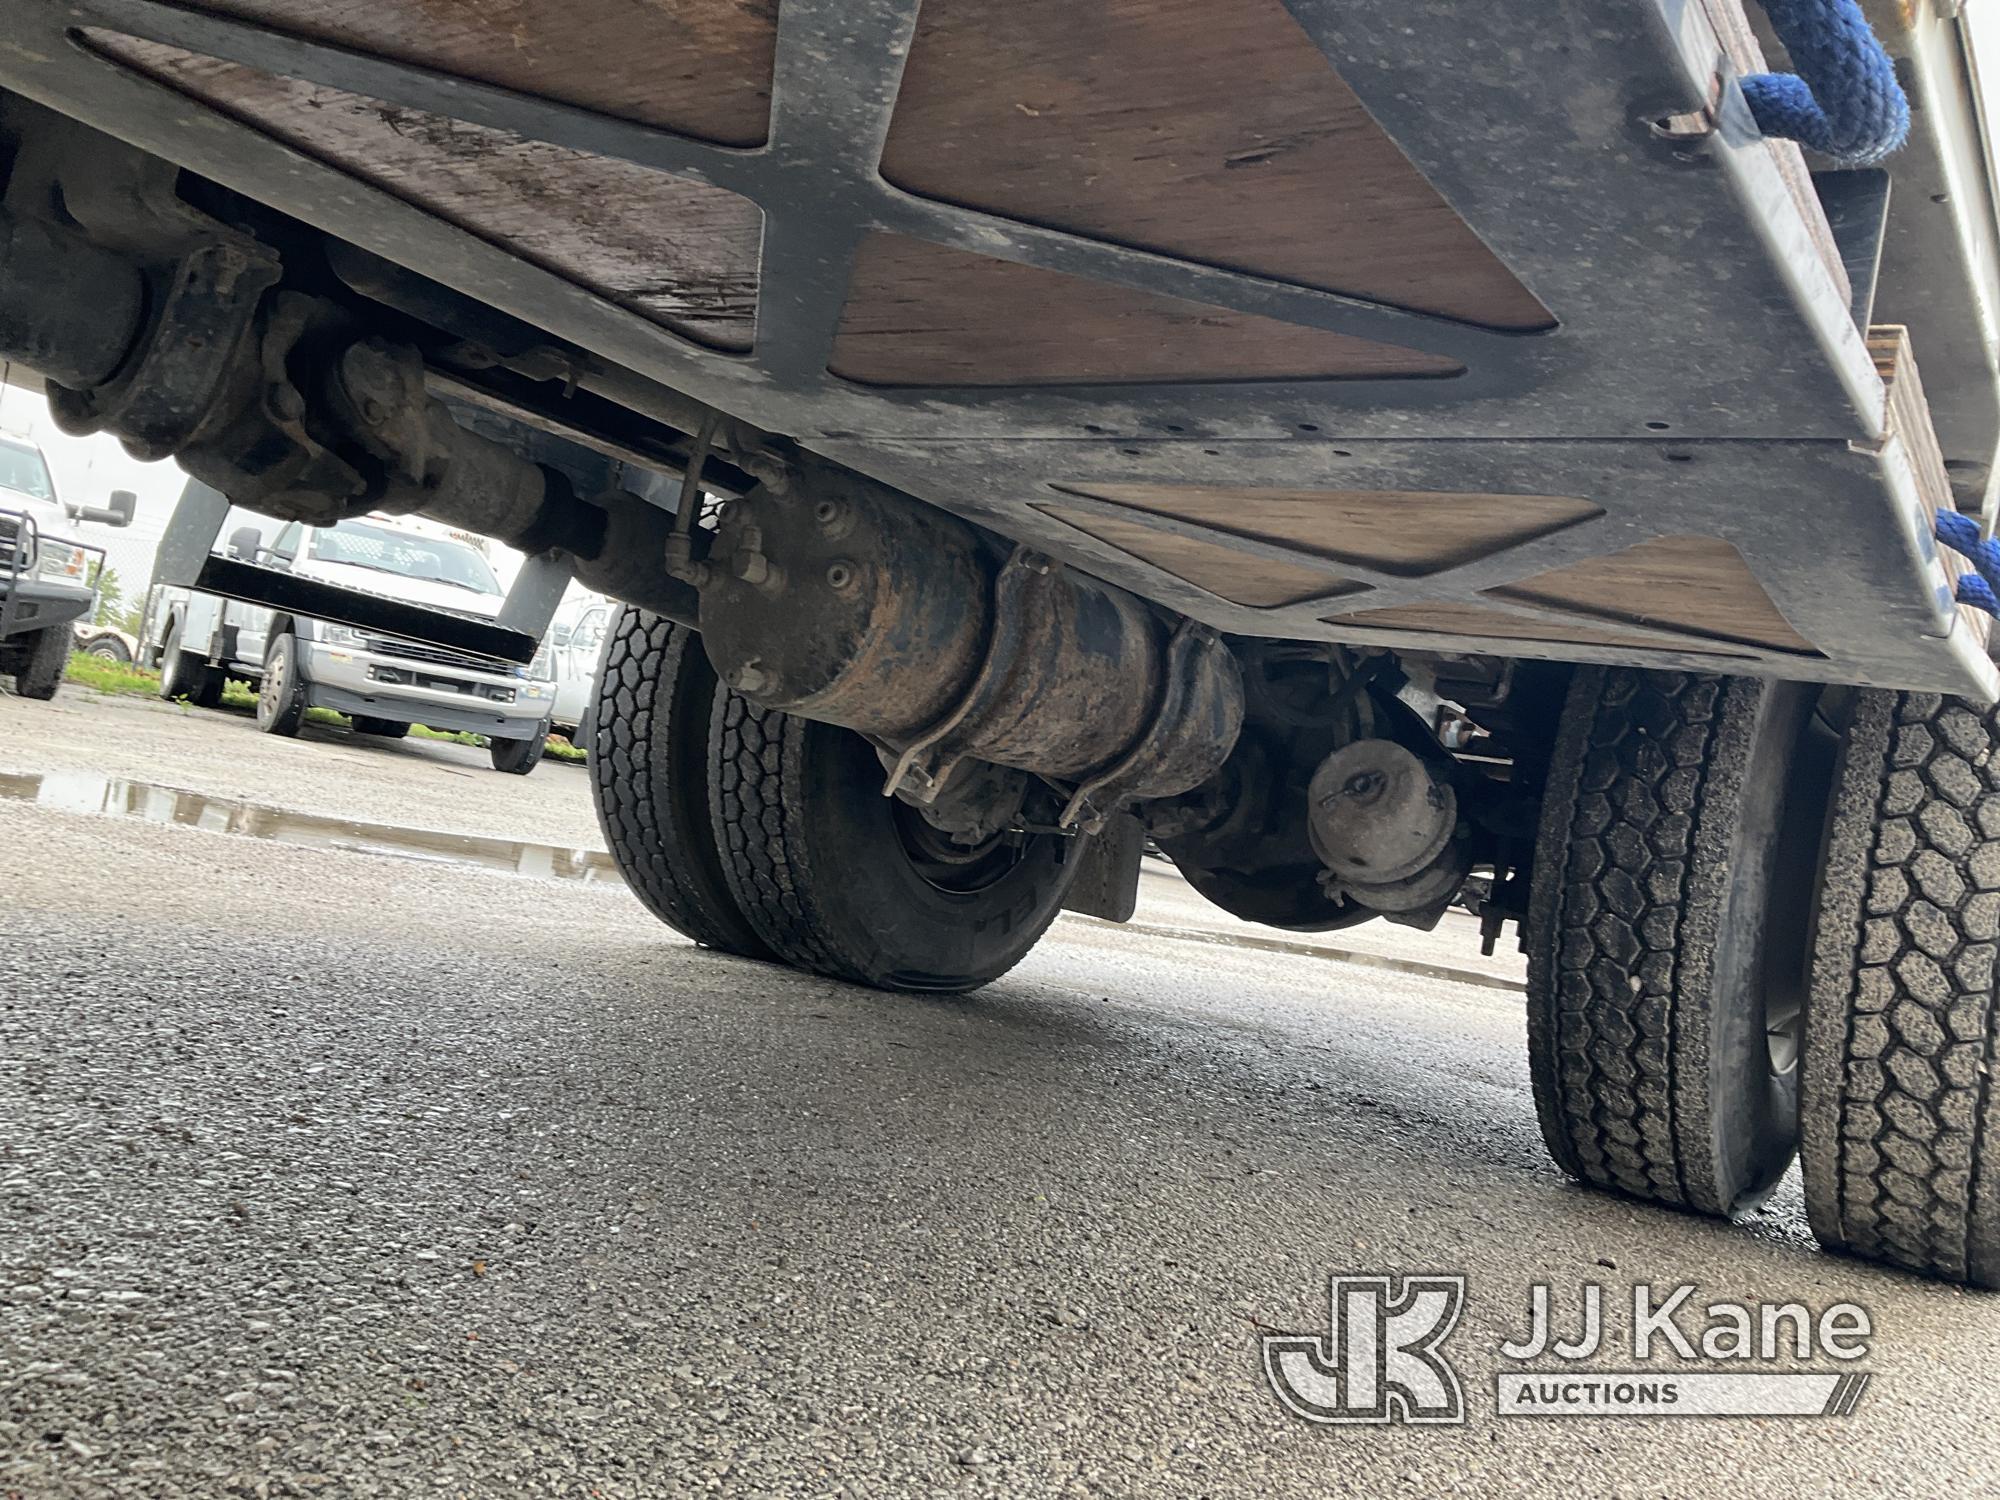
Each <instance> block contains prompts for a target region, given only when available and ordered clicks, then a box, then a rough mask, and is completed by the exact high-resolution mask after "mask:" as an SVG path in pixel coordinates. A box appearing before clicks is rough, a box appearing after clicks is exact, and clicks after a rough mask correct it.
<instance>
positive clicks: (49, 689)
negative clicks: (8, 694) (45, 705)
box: [14, 625, 76, 702]
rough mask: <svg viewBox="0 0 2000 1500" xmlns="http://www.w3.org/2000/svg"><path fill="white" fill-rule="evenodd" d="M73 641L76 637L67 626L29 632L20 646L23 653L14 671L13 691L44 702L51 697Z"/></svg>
mask: <svg viewBox="0 0 2000 1500" xmlns="http://www.w3.org/2000/svg"><path fill="white" fill-rule="evenodd" d="M75 644H76V636H75V634H74V633H73V632H72V631H71V630H70V628H69V626H67V625H46V626H44V627H43V628H42V629H40V630H37V631H34V632H32V633H31V634H29V635H28V636H27V638H26V639H25V641H24V642H23V643H22V645H21V648H20V649H21V650H22V651H23V653H24V655H23V660H22V662H21V668H20V670H19V671H17V672H16V673H15V674H14V691H16V692H17V693H19V694H20V695H21V696H22V697H23V698H39V699H42V700H43V701H45V702H46V701H47V700H48V699H50V698H53V697H55V695H56V689H57V688H59V687H61V686H62V680H63V671H64V669H65V668H67V667H68V666H69V653H70V649H71V648H72V647H73V646H74V645H75Z"/></svg>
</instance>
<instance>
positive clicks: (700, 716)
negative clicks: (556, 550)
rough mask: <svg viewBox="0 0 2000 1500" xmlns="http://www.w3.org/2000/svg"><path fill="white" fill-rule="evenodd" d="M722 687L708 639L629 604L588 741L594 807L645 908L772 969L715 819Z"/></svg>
mask: <svg viewBox="0 0 2000 1500" xmlns="http://www.w3.org/2000/svg"><path fill="white" fill-rule="evenodd" d="M721 691H723V689H722V688H721V687H720V686H719V685H718V683H717V682H716V680H715V669H714V668H713V667H711V666H710V665H709V663H708V653H707V652H706V651H704V650H703V649H702V645H701V637H700V636H699V635H697V634H696V633H695V632H694V631H692V630H689V629H688V628H687V627H686V626H684V625H676V624H674V623H673V622H672V621H671V620H663V619H661V618H660V617H659V616H658V615H652V614H647V613H646V612H645V611H643V610H637V609H630V608H627V607H626V606H624V605H620V606H619V608H618V611H617V613H616V614H615V615H614V616H613V617H612V621H611V626H610V629H609V631H608V632H607V633H606V637H605V645H604V664H603V668H602V670H600V671H599V672H598V674H597V686H596V690H595V693H594V695H593V697H592V700H591V705H590V709H589V711H588V712H587V713H586V714H585V715H584V717H585V719H586V721H587V722H588V725H589V728H588V730H587V732H586V731H580V732H584V734H585V741H586V743H585V744H584V747H583V748H584V750H585V751H586V752H587V760H588V769H589V772H590V796H591V801H592V802H593V803H594V804H595V805H596V807H597V824H598V827H600V828H601V829H603V830H604V843H605V847H607V848H608V849H609V850H610V851H611V857H612V859H613V860H615V861H616V862H617V865H618V873H619V874H620V875H622V876H624V877H625V883H626V884H627V885H629V886H630V887H631V888H632V893H633V894H634V895H636V896H637V897H638V898H639V900H640V901H641V902H642V903H644V905H645V907H646V909H647V910H648V911H650V912H651V913H652V914H653V915H654V916H656V917H658V918H659V919H660V920H661V921H662V922H665V923H666V924H667V925H668V926H669V927H671V928H673V929H674V931H676V932H678V933H680V934H682V935H683V936H684V937H689V938H692V939H694V941H695V942H697V943H700V944H701V945H702V946H703V947H707V948H717V949H720V950H721V951H723V952H725V953H736V954H741V955H742V956H744V957H746V958H769V957H771V950H770V949H769V948H768V947H766V946H765V944H764V940H763V939H762V938H761V937H759V936H758V935H757V932H756V929H755V928H753V927H752V926H751V925H750V922H749V919H748V918H746V917H745V916H744V915H743V909H742V908H741V907H739V906H738V905H737V904H736V898H735V896H733V895H732V894H730V890H729V883H728V880H727V878H726V877H725V876H724V875H723V873H722V856H721V854H720V853H719V852H718V851H717V849H716V842H715V826H714V824H713V823H712V822H711V821H710V817H709V798H708V776H709V767H708V726H709V712H710V709H711V707H712V706H713V704H714V701H715V696H716V694H717V693H718V692H721Z"/></svg>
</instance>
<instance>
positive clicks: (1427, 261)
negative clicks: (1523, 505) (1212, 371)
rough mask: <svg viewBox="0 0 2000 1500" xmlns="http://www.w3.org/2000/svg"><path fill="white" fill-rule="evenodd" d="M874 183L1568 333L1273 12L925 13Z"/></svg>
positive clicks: (1071, 9) (1094, 6)
mask: <svg viewBox="0 0 2000 1500" xmlns="http://www.w3.org/2000/svg"><path fill="white" fill-rule="evenodd" d="M882 171H883V174H884V175H885V176H886V177H888V178H889V180H890V181H891V182H894V183H895V184H896V185H898V186H899V187H902V188H905V189H907V190H909V191H910V192H913V193H918V194H921V195H923V196H925V197H929V198H936V199H940V200H942V201H945V202H950V203H955V204H959V205H962V206H966V207H972V208H978V209H983V210H985V211H987V212H991V213H995V214H1001V215H1004V216H1006V217H1009V218H1017V219H1022V220H1026V221H1029V222H1032V223H1036V224H1041V225H1045V226H1048V227H1051V228H1056V229H1064V230H1069V231H1072V232H1074V233H1078V234H1084V235H1090V236H1092V237H1095V238H1100V239H1105V240H1113V241H1117V242H1119V243H1121V244H1126V245H1131V246H1135V247H1137V248H1141V249H1147V250H1155V251H1159V252H1161V253H1163V254H1168V255H1174V256H1180V257H1183V258H1185V259H1189V260H1197V261H1202V262H1206V263H1208V264H1212V265H1218V266H1227V267H1230V268H1232V269H1236V270H1243V271H1250V272H1255V273H1257V274H1259V275H1265V276H1270V277H1273V278H1275V279H1279V280H1285V281H1291V282H1296V283H1299V284H1302V285H1305V286H1312V287H1318V288H1322V289H1324V290H1328V291H1336V292H1345V293H1348V294H1350V295H1353V296H1356V297H1362V298H1367V299H1369V300H1372V301H1379V302H1386V303H1391V304H1394V305H1397V306H1401V307H1409V308H1415V309H1418V310H1421V311H1426V312H1434V313H1439V314H1443V315H1445V316H1447V317H1453V318H1460V319H1464V320H1466V321H1468V322H1472V323H1478V324H1482V325H1485V326H1488V327H1493V328H1504V329H1516V330H1522V329H1540V328H1547V327H1550V326H1552V324H1553V322H1554V319H1553V318H1552V317H1551V315H1550V312H1549V310H1548V309H1547V308H1545V307H1543V306H1542V304H1541V303H1540V302H1539V301H1537V300H1536V298H1535V297H1534V295H1533V294H1532V293H1531V292H1530V291H1529V290H1528V289H1527V288H1526V287H1524V286H1522V285H1521V283H1520V282H1519V281H1518V280H1517V279H1516V278H1515V277H1514V275H1513V273H1512V272H1510V271H1509V270H1508V269H1507V267H1506V266H1504V265H1503V264H1502V263H1501V262H1500V261H1499V259H1498V258H1497V257H1495V256H1494V254H1493V253H1492V251H1490V250H1489V249H1488V248H1487V247H1486V245H1485V244H1484V243H1483V242H1482V241H1481V240H1480V239H1479V238H1478V236H1477V235H1476V234H1475V233H1474V232H1473V231H1472V230H1471V229H1470V228H1469V227H1468V226H1467V225H1466V223H1465V222H1464V220H1462V219H1461V218H1460V217H1459V216H1458V214H1457V213H1456V212H1454V211H1453V209H1452V207H1451V205H1450V204H1448V203H1447V202H1446V201H1445V200H1444V199H1443V198H1442V197H1441V196H1440V195H1439V194H1438V192H1437V190H1436V189H1434V188H1433V187H1432V186H1431V185H1430V183H1429V182H1428V181H1426V180H1425V178H1424V176H1423V174H1422V173H1421V172H1420V171H1418V169H1417V168H1416V166H1415V165H1413V164H1412V163H1411V161H1410V160H1409V158H1408V157H1407V156H1405V155H1404V154H1403V152H1402V151H1401V150H1400V149H1398V147H1397V146H1396V144H1395V143H1394V142H1393V141H1392V140H1390V139H1389V137H1388V136H1387V135H1386V134H1385V133H1384V132H1383V130H1382V129H1381V127H1380V126H1378V125H1377V124H1376V123H1375V121H1374V120H1373V119H1372V118H1371V117H1370V116H1369V114H1368V112H1367V111H1366V110H1365V109H1364V108H1363V107H1362V104H1361V101H1360V100H1359V99H1357V98H1356V97H1355V95H1354V92H1353V91H1352V90H1351V89H1349V88H1348V86H1347V85H1346V84H1345V83H1344V82H1342V80H1341V78H1340V75H1339V74H1338V73H1336V72H1335V71H1334V70H1333V68H1332V66H1331V65H1330V64H1329V63H1328V62H1327V59H1326V57H1325V55H1324V54H1323V53H1321V52H1320V50H1319V49H1318V48H1317V47H1316V46H1314V45H1313V42H1312V40H1311V39H1310V38H1309V37H1308V36H1307V35H1306V34H1305V32H1304V31H1303V30H1301V29H1300V27H1299V25H1298V23H1297V22H1296V21H1294V20H1293V19H1292V18H1291V16H1290V14H1289V13H1288V12H1287V11H1286V10H1285V8H1284V6H1283V4H1282V3H1281V0H1231V3H1230V4H1227V5H1215V4H1210V3H1207V0H1007V3H1005V4H1001V5H995V4H990V3H988V0H925V3H924V6H923V10H922V12H921V13H920V14H919V16H918V18H917V31H916V36H915V40H914V42H913V45H912V48H911V52H910V59H909V63H908V66H907V67H906V68H905V70H904V74H903V86H902V93H901V95H900V97H899V98H898V100H897V105H896V112H895V117H894V119H893V120H892V121H891V124H890V130H889V139H888V144H887V148H886V150H885V153H884V156H883V161H882ZM1559 311H1560V310H1558V312H1559Z"/></svg>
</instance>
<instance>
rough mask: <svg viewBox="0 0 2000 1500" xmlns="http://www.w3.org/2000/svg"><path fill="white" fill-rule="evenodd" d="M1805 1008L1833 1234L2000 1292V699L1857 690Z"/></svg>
mask: <svg viewBox="0 0 2000 1500" xmlns="http://www.w3.org/2000/svg"><path fill="white" fill-rule="evenodd" d="M1844 696H1845V698H1846V703H1845V705H1844V714H1843V717H1844V719H1845V725H1844V728H1845V734H1844V736H1843V742H1844V749H1843V754H1842V757H1841V763H1840V768H1839V774H1838V777H1837V780H1836V782H1835V786H1834V792H1833V808H1832V816H1831V819H1830V822H1829V835H1828V840H1827V855H1826V868H1825V877H1824V887H1825V888H1824V894H1823V896H1822V898H1821V909H1820V920H1819V928H1818V934H1817V942H1816V948H1815V952H1814V956H1813V979H1812V993H1811V996H1810V998H1809V1001H1808V1004H1807V1009H1806V1038H1805V1044H1806V1045H1805V1069H1804V1076H1803V1086H1802V1126H1803V1140H1802V1144H1801V1148H1800V1151H1801V1156H1802V1158H1803V1165H1804V1169H1805V1186H1806V1209H1807V1212H1808V1214H1809V1216H1810V1217H1811V1220H1812V1226H1813V1232H1814V1233H1815V1234H1816V1235H1818V1236H1819V1239H1820V1242H1821V1243H1822V1244H1825V1245H1827V1246H1829V1247H1833V1248H1838V1249H1843V1250H1846V1251H1848V1252H1849V1253H1851V1254H1854V1255H1858V1256H1862V1257H1864V1258H1866V1259H1869V1260H1875V1261H1881V1262H1883V1263H1885V1264H1888V1265H1893V1266H1899V1267H1902V1268H1903V1269H1906V1270H1911V1271H1917V1272H1921V1273H1924V1274H1926V1275H1931V1276H1938V1277H1942V1278H1944V1279H1946V1280H1949V1281H1960V1282H1966V1283H1969V1284H1971V1285H1974V1286H1982V1287H2000V1085H1996V1082H1995V1079H1994V1076H1993V1071H1994V1068H1995V1066H1996V1063H2000V1056H1996V1053H2000V1012H1996V1005H1995V997H1994V988H1995V981H1996V963H2000V710H1997V709H1995V708H1991V707H1974V706H1971V705H1968V704H1965V703H1963V702H1961V701H1959V700H1957V699H1953V698H1941V697H1938V696H1936V695H1934V694H1921V693H1886V692H1859V693H1852V694H1847V695H1844Z"/></svg>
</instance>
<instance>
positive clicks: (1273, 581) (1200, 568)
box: [1035, 505, 1361, 609]
mask: <svg viewBox="0 0 2000 1500" xmlns="http://www.w3.org/2000/svg"><path fill="white" fill-rule="evenodd" d="M1035 509H1036V510H1039V511H1041V512H1042V513H1043V514H1044V515H1049V516H1054V517H1055V518H1056V519H1057V520H1058V521H1061V522H1062V523H1063V524H1064V525H1066V526H1074V527H1075V528H1076V529H1077V530H1078V531H1081V532H1082V533H1084V535H1086V536H1091V537H1095V538H1096V539H1097V540H1098V541H1100V542H1104V543H1106V544H1107V545H1109V546H1112V547H1116V548H1117V549H1118V550H1119V551H1120V552H1126V553H1130V554H1131V555H1132V556H1133V557H1136V558H1138V559H1139V560H1140V561H1141V562H1148V563H1151V564H1152V565H1153V566H1154V567H1156V568H1158V569H1160V570H1161V571H1162V572H1165V573H1171V574H1172V575H1173V576H1174V577H1176V578H1178V579H1180V580H1181V581H1182V582H1184V583H1191V584H1193V585H1194V586H1195V587H1196V588H1198V589H1205V590H1207V591H1208V592H1209V593H1211V594H1213V595H1215V596H1216V598H1218V599H1227V600H1228V601H1229V602H1230V603H1231V604H1242V605H1247V606H1248V607H1250V608H1251V609H1277V608H1280V607H1282V606H1284V605H1287V604H1302V603H1304V602H1305V601H1306V600H1308V599H1332V598H1338V597H1340V596H1341V595H1343V594H1351V593H1353V592H1355V591H1356V590H1357V589H1359V588H1360V587H1361V585H1360V584H1358V583H1354V582H1352V581H1350V580H1345V579H1340V578H1331V577H1328V576H1327V575H1326V574H1325V573H1323V572H1320V571H1319V570H1318V569H1316V568H1309V567H1306V566H1304V565H1303V564H1300V563H1285V562H1278V561H1274V560H1273V559H1271V558H1268V557H1252V556H1250V555H1249V554H1247V553H1244V552H1242V551H1239V550H1237V549H1235V548H1232V547H1230V546H1229V545H1228V543H1227V542H1224V541H1219V540H1218V541H1206V540H1204V539H1203V538H1201V537H1194V536H1183V535H1180V534H1179V533H1177V532H1171V531H1161V530H1160V529H1159V528H1158V527H1157V526H1148V525H1147V524H1146V523H1145V522H1143V521H1136V520H1134V521H1128V520H1125V519H1124V518H1122V517H1120V516H1107V515H1104V514H1102V513H1101V512H1098V511H1092V510H1081V509H1078V508H1077V507H1075V506H1068V505H1037V506H1036V507H1035Z"/></svg>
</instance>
